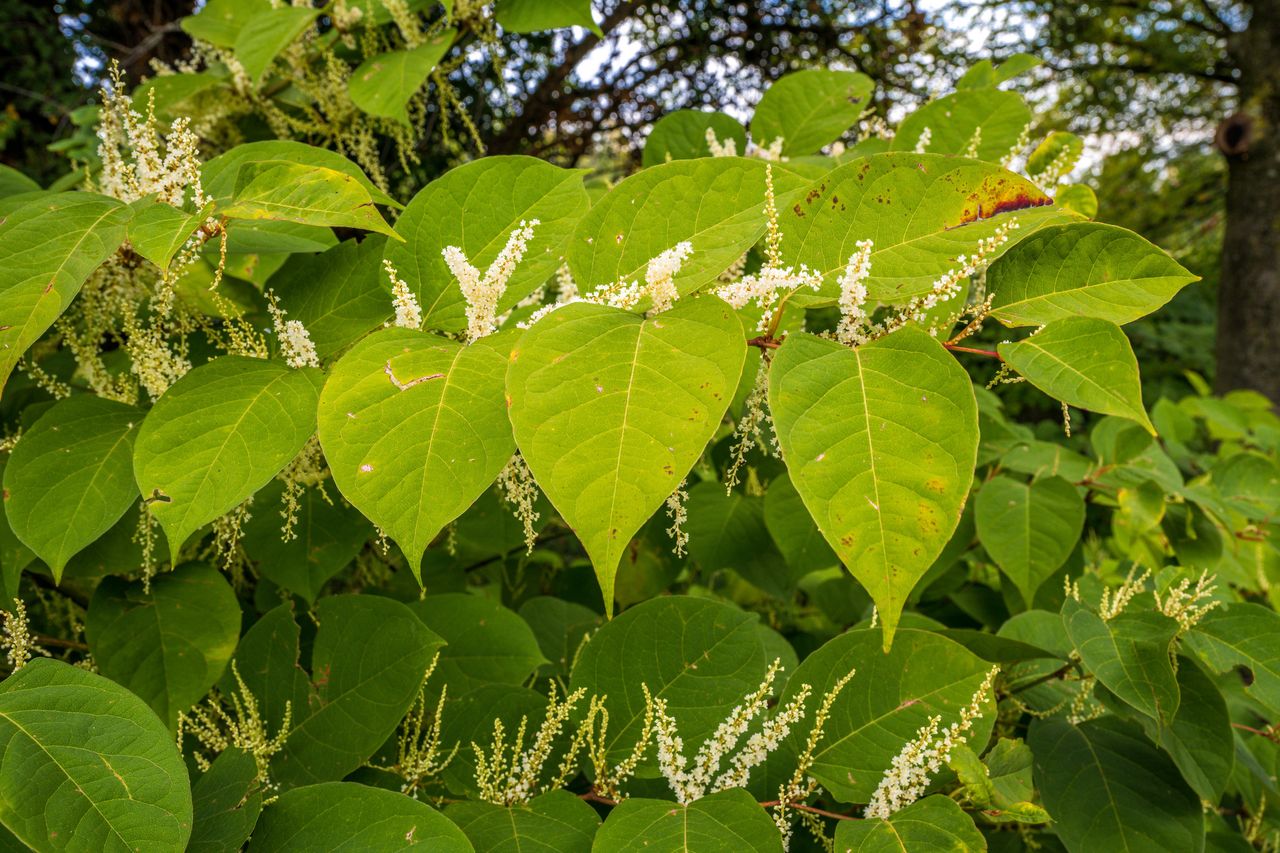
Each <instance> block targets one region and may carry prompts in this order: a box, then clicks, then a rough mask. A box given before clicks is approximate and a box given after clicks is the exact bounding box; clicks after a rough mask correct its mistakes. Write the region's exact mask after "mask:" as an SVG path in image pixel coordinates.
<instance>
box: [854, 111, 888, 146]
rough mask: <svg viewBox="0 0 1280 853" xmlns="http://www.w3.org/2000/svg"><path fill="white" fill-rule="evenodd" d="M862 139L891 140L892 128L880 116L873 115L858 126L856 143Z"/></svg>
mask: <svg viewBox="0 0 1280 853" xmlns="http://www.w3.org/2000/svg"><path fill="white" fill-rule="evenodd" d="M864 139H893V128H891V127H889V123H888V122H886V121H885V120H884V119H883V118H881V117H880V116H875V115H873V116H872V117H871V118H869V119H867V120H866V121H864V122H862V124H861V125H859V126H858V141H859V142H861V141H862V140H864Z"/></svg>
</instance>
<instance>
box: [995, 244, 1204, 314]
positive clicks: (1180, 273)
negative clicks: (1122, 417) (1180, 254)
mask: <svg viewBox="0 0 1280 853" xmlns="http://www.w3.org/2000/svg"><path fill="white" fill-rule="evenodd" d="M1197 278H1198V276H1195V275H1192V274H1191V273H1189V272H1187V271H1186V269H1184V268H1183V267H1182V265H1181V264H1179V263H1178V262H1177V261H1175V260H1174V259H1173V258H1171V257H1169V255H1168V254H1166V253H1165V252H1164V251H1163V250H1161V249H1160V248H1159V247H1157V246H1154V245H1152V244H1151V243H1148V242H1147V241H1146V240H1144V239H1143V238H1142V237H1140V236H1139V235H1137V234H1134V233H1133V232H1132V231H1128V230H1126V229H1124V228H1117V227H1116V226H1114V225H1102V224H1100V223H1096V222H1076V223H1071V224H1069V225H1056V226H1053V227H1051V228H1045V229H1043V230H1041V231H1038V232H1037V233H1035V234H1032V235H1031V236H1030V237H1028V238H1027V239H1026V240H1023V241H1021V242H1020V243H1018V245H1016V246H1014V247H1013V248H1012V249H1010V250H1009V251H1008V252H1006V253H1005V254H1004V255H1003V256H1002V257H1001V258H1000V260H999V261H997V262H996V263H995V264H993V265H992V266H991V270H990V272H989V273H988V275H987V290H988V292H990V293H992V294H993V295H994V297H995V298H994V300H993V302H992V306H993V310H992V312H991V313H992V315H994V316H995V317H996V318H997V319H999V320H1000V321H1001V322H1002V323H1004V324H1005V325H1006V326H1039V325H1043V324H1045V323H1048V322H1051V321H1053V320H1060V319H1062V318H1064V317H1077V316H1079V317H1097V318H1098V319H1100V320H1110V321H1111V322H1112V323H1120V324H1124V323H1129V322H1132V321H1134V320H1136V319H1138V318H1139V317H1144V316H1146V315H1147V314H1150V313H1151V312H1152V311H1155V310H1156V309H1157V308H1159V307H1160V306H1161V305H1164V304H1165V303H1166V302H1168V301H1169V300H1170V299H1172V298H1173V296H1174V294H1176V293H1177V292H1178V291H1179V290H1181V289H1182V288H1183V287H1185V286H1186V285H1188V284H1190V283H1191V282H1193V281H1196V280H1197Z"/></svg>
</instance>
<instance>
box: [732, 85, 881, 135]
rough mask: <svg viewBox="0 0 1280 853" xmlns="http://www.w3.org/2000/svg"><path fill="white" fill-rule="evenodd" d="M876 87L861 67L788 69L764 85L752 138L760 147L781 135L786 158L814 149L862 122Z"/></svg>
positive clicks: (753, 118)
mask: <svg viewBox="0 0 1280 853" xmlns="http://www.w3.org/2000/svg"><path fill="white" fill-rule="evenodd" d="M874 88H875V84H874V83H873V82H872V81H871V78H870V77H868V76H867V75H865V74H860V73H858V72H857V71H827V70H825V69H821V68H812V69H808V70H805V71H796V72H793V73H791V74H787V75H786V76H784V77H782V78H780V79H778V80H777V81H775V82H774V83H773V84H772V85H770V86H769V88H768V89H765V92H764V95H763V97H761V98H760V103H759V104H757V105H756V111H755V115H754V116H753V117H752V119H751V137H752V139H754V140H755V143H756V145H759V146H761V147H762V148H768V147H769V146H771V145H772V144H773V143H774V141H775V140H777V139H779V138H781V139H782V153H783V154H784V155H786V156H788V157H800V156H803V155H805V154H815V153H817V151H818V149H819V148H822V146H824V145H826V144H828V143H831V142H835V141H836V140H837V139H839V138H840V137H841V136H843V135H844V133H845V131H846V130H848V129H849V128H851V127H853V126H854V125H855V124H857V123H858V118H859V117H860V116H861V115H862V113H863V112H864V111H865V110H866V109H867V107H869V106H870V105H871V92H872V90H873V89H874Z"/></svg>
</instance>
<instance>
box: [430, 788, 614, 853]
mask: <svg viewBox="0 0 1280 853" xmlns="http://www.w3.org/2000/svg"><path fill="white" fill-rule="evenodd" d="M444 814H445V817H447V818H449V819H450V820H452V821H453V822H454V823H456V824H457V825H458V827H459V828H460V829H461V830H462V831H463V832H464V833H465V834H466V836H467V839H468V840H469V841H470V842H471V845H472V846H473V847H475V849H476V853H590V851H591V841H592V839H593V838H595V835H596V830H597V829H598V828H599V827H600V816H599V815H597V814H596V812H595V809H593V808H591V806H589V805H587V804H586V802H584V801H583V800H581V799H579V798H578V797H576V796H574V795H573V794H571V793H569V792H568V791H559V790H557V791H549V792H547V793H545V794H543V795H542V796H539V797H534V798H533V799H532V800H530V801H529V803H528V804H527V805H519V806H511V807H509V808H504V807H503V806H496V805H494V804H493V803H486V802H483V801H480V800H471V801H467V802H461V803H454V804H453V805H451V806H449V807H448V808H447V809H445V813H444Z"/></svg>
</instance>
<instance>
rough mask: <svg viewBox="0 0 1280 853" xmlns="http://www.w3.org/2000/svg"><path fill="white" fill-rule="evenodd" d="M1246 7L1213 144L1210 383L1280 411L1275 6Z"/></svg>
mask: <svg viewBox="0 0 1280 853" xmlns="http://www.w3.org/2000/svg"><path fill="white" fill-rule="evenodd" d="M1251 5H1252V7H1253V15H1252V19H1251V21H1250V24H1249V29H1248V30H1247V31H1246V32H1244V33H1241V34H1240V36H1239V41H1238V43H1237V44H1233V45H1232V51H1231V52H1232V54H1233V58H1234V60H1235V62H1236V64H1237V67H1239V69H1240V72H1241V76H1240V111H1239V112H1238V113H1236V114H1235V115H1233V116H1230V117H1229V118H1227V119H1226V120H1225V121H1224V122H1223V123H1222V125H1221V126H1220V127H1219V128H1218V135H1217V140H1216V144H1217V146H1218V149H1219V150H1220V151H1222V153H1223V155H1224V156H1225V157H1226V159H1227V199H1226V213H1227V215H1226V233H1225V235H1224V237H1223V244H1222V280H1221V284H1220V286H1219V291H1218V334H1217V381H1216V385H1217V390H1218V391H1219V392H1220V393H1221V392H1225V391H1231V390H1234V389H1237V388H1251V389H1253V390H1256V391H1260V392H1262V393H1263V394H1265V395H1267V397H1269V398H1270V399H1271V401H1272V404H1273V405H1275V406H1277V407H1280V62H1277V61H1276V53H1277V50H1280V0H1255V2H1254V3H1252V4H1251Z"/></svg>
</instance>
